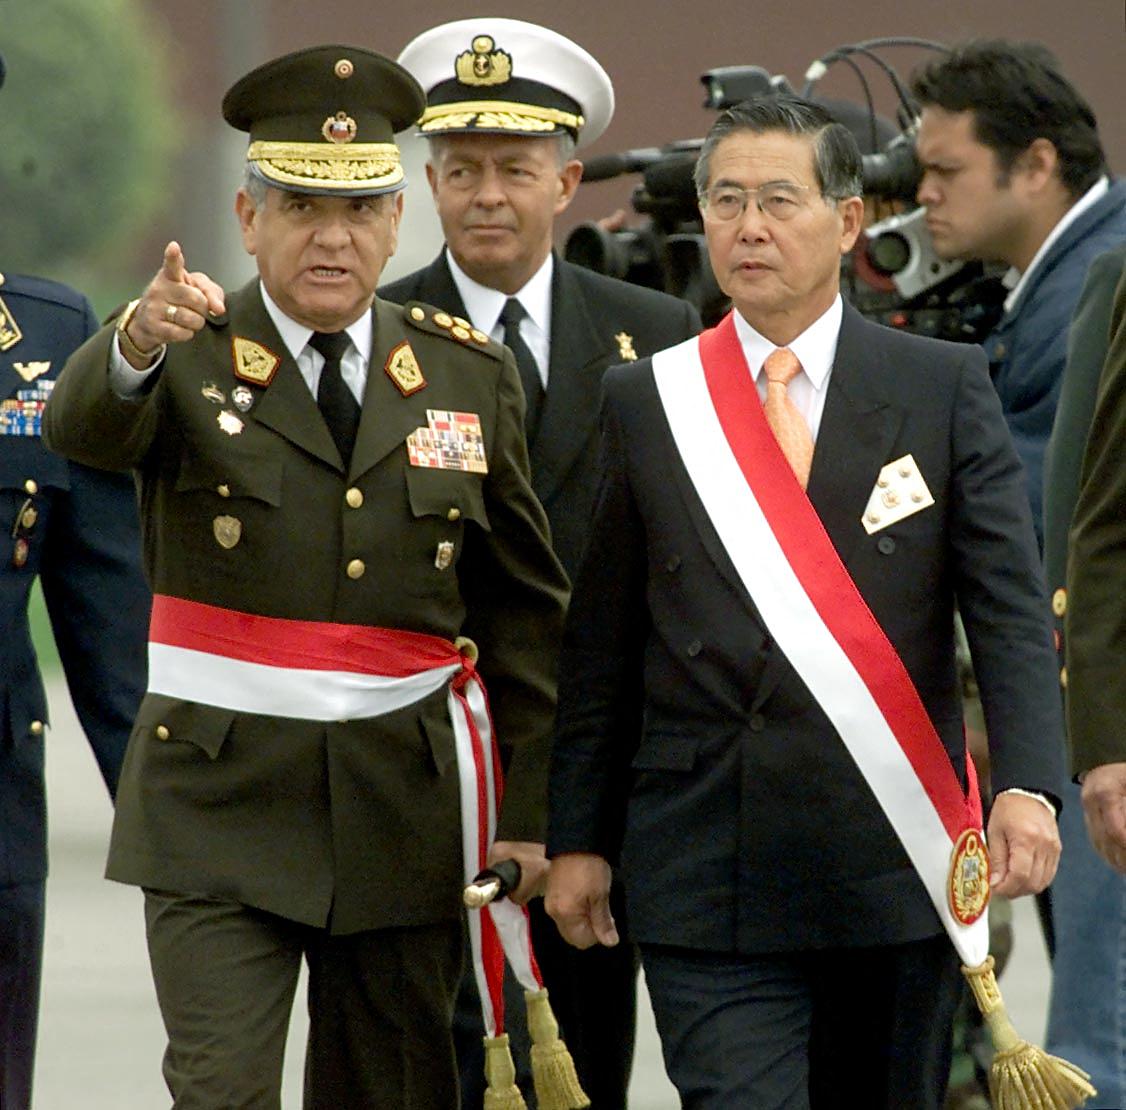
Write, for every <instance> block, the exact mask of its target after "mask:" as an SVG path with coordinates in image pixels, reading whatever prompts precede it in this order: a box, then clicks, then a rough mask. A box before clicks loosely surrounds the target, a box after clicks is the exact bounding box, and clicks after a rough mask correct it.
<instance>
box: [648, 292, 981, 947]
mask: <svg viewBox="0 0 1126 1110" xmlns="http://www.w3.org/2000/svg"><path fill="white" fill-rule="evenodd" d="M653 374H654V377H655V379H656V384H657V390H658V393H659V395H660V398H661V403H662V406H663V407H664V411H665V416H666V418H667V419H668V423H669V427H670V429H671V431H672V436H673V439H674V441H675V443H676V446H677V449H678V451H679V453H680V456H681V458H682V460H683V461H684V465H685V468H686V469H687V471H688V475H689V477H690V479H691V481H692V484H693V486H694V487H695V490H696V493H697V494H698V495H699V497H700V500H701V501H702V502H703V504H704V508H705V509H706V511H707V513H708V516H709V518H710V519H711V522H712V524H713V525H714V526H715V529H716V531H717V533H718V534H719V538H720V540H721V542H722V543H723V546H724V547H725V549H726V551H727V554H728V555H729V557H730V558H731V561H732V562H733V563H734V565H735V568H736V570H737V571H738V574H739V577H740V579H741V581H742V583H743V585H744V587H745V588H746V590H747V592H748V593H749V594H750V595H751V598H752V599H753V600H754V603H755V606H756V607H757V608H758V611H759V613H760V614H761V615H762V618H763V620H764V621H765V623H766V625H767V627H768V628H769V630H770V634H771V636H772V637H773V638H774V640H775V641H776V643H777V644H778V646H779V647H780V648H781V650H782V651H783V652H785V654H786V657H787V658H788V659H789V661H790V663H791V664H792V665H793V667H794V669H795V670H796V671H797V673H798V675H799V676H800V677H801V679H802V681H803V682H804V683H805V684H806V686H807V687H808V689H809V691H810V693H811V694H812V695H813V697H814V698H815V699H816V701H817V703H818V704H819V705H820V706H821V708H822V710H823V711H824V712H825V714H826V716H827V717H828V718H829V720H830V721H831V722H832V724H833V726H834V728H835V729H836V731H837V733H838V734H839V736H840V738H841V740H842V741H843V742H844V744H845V747H846V748H847V749H848V751H849V754H850V755H851V756H852V758H853V759H854V760H855V762H856V764H857V766H858V767H859V768H860V771H861V773H862V774H863V775H864V778H865V779H866V780H867V782H868V785H869V786H870V787H871V789H872V791H873V793H874V794H875V796H876V799H877V800H878V801H879V804H880V806H881V808H882V809H883V811H884V813H885V814H886V816H887V818H888V820H889V821H890V822H891V825H892V827H893V828H894V829H895V831H896V833H897V835H898V836H899V839H900V841H901V842H902V843H903V846H904V848H905V849H906V851H907V855H908V857H909V858H910V860H911V862H912V864H913V865H914V867H915V870H916V871H917V872H918V874H919V876H920V878H921V879H922V881H923V884H924V885H925V887H926V889H927V893H928V894H929V895H930V898H931V901H932V902H933V903H934V907H935V910H936V911H937V912H938V916H939V917H940V918H941V920H942V923H943V925H944V926H945V928H946V931H947V933H948V934H949V935H950V938H951V940H952V941H953V942H954V945H955V947H956V948H957V949H958V951H959V953H960V954H961V956H962V959H963V961H964V962H965V963H966V964H968V965H969V966H971V967H976V966H977V965H978V964H980V963H981V962H982V961H983V960H984V959H985V958H986V956H987V955H988V952H989V930H988V923H987V919H986V914H985V907H984V902H985V900H986V899H987V896H988V870H987V860H985V858H984V857H985V853H984V836H983V834H982V829H981V803H980V798H979V796H978V791H977V784H976V781H975V779H974V771H973V762H972V760H970V759H969V756H968V755H967V758H966V764H967V777H968V779H969V789H968V791H967V792H965V793H963V791H962V788H961V785H960V784H959V782H958V777H957V775H956V774H955V773H954V768H953V766H952V764H951V762H950V758H949V756H948V755H947V753H946V750H945V748H944V747H943V745H942V741H941V740H940V739H939V737H938V734H937V733H936V731H935V728H934V725H933V724H932V722H931V720H930V717H929V716H928V714H927V711H926V709H925V707H924V706H923V703H922V700H921V699H920V697H919V694H918V692H917V691H916V689H915V686H914V684H913V682H912V681H911V678H910V676H909V675H908V673H907V670H906V668H905V667H904V665H903V661H902V660H901V659H900V658H899V655H898V653H897V652H896V650H895V648H894V647H893V646H892V644H891V642H890V641H889V640H888V638H887V636H886V635H885V634H884V631H883V629H882V628H881V627H880V626H879V623H878V622H877V621H876V618H875V617H874V616H873V614H872V612H871V610H870V609H869V608H868V606H867V604H866V603H865V601H864V599H863V598H862V597H861V596H860V592H859V591H858V590H857V588H856V584H855V583H854V582H853V580H852V577H851V576H850V575H849V573H848V571H847V570H846V569H845V566H844V564H843V563H842V562H841V560H840V558H839V556H838V555H837V552H836V550H835V548H834V547H833V544H832V541H831V540H830V539H829V537H828V535H827V533H826V532H825V529H824V527H823V526H822V524H821V520H820V518H819V517H818V516H817V513H816V511H815V510H814V508H813V506H812V505H811V504H810V501H809V499H808V497H806V495H805V493H804V491H803V490H802V489H801V487H800V485H799V484H798V482H797V479H796V478H795V477H794V474H793V471H792V470H791V469H790V465H789V463H788V462H787V461H786V458H785V456H784V455H783V454H782V451H781V448H779V446H778V443H777V441H776V440H775V438H774V435H773V433H772V432H771V431H770V427H769V425H768V424H767V422H766V417H765V416H764V414H763V409H762V401H761V399H760V397H759V394H758V390H757V389H756V387H755V383H754V379H753V376H752V374H751V372H750V370H749V369H748V367H747V362H746V359H745V357H744V355H743V349H742V345H741V343H740V342H739V338H738V335H737V333H736V331H735V324H734V320H733V317H732V316H731V315H730V314H729V315H728V316H727V317H725V318H724V320H723V321H722V322H721V323H720V324H719V326H718V327H716V328H714V329H712V330H710V331H706V332H704V333H703V334H702V335H700V336H698V337H697V338H695V339H691V340H688V341H687V342H685V343H682V344H680V345H679V346H677V347H672V348H670V349H669V350H667V351H662V352H660V353H659V354H657V355H655V356H654V357H653ZM860 526H861V525H860V521H859V519H858V520H857V527H858V528H859V527H860ZM967 851H968V854H967ZM959 853H960V855H959ZM952 856H958V857H959V862H958V863H957V864H956V865H955V866H954V867H953V868H952V863H951V860H952ZM983 869H984V870H983Z"/></svg>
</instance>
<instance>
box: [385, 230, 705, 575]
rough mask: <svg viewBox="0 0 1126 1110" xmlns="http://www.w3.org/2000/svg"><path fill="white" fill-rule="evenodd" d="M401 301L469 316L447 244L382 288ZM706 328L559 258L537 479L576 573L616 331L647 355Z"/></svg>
mask: <svg viewBox="0 0 1126 1110" xmlns="http://www.w3.org/2000/svg"><path fill="white" fill-rule="evenodd" d="M380 296H383V297H386V298H387V299H388V300H391V301H395V302H397V303H400V304H402V303H404V302H406V301H409V300H412V299H413V300H419V301H426V302H427V303H429V304H434V305H438V306H439V307H440V308H444V309H445V310H446V311H447V312H449V313H451V314H453V315H456V316H464V315H465V314H466V312H465V306H464V304H462V300H461V295H460V294H459V293H458V291H457V286H456V285H455V284H454V280H453V277H452V276H451V274H450V268H449V266H448V265H447V264H446V258H445V253H444V252H443V253H442V254H441V255H439V256H438V258H436V259H435V260H434V261H433V262H432V263H431V264H430V265H429V266H427V267H426V268H425V269H422V270H417V271H416V272H415V273H413V274H409V275H408V276H407V277H405V278H402V279H400V280H399V281H396V282H394V283H392V284H391V285H388V286H387V287H386V288H384V289H381V290H380ZM699 330H700V317H699V315H698V314H697V312H696V310H695V309H694V308H693V307H692V306H691V305H690V304H688V303H687V302H686V301H681V300H678V299H677V298H675V297H670V296H668V295H667V294H665V293H658V292H655V291H654V290H652V289H643V288H641V287H639V286H636V285H630V284H629V283H628V282H624V281H618V280H616V279H615V278H609V277H604V276H603V275H601V274H596V273H594V271H592V270H586V269H584V268H583V267H581V266H575V265H574V264H572V263H570V262H564V261H563V260H562V259H560V258H558V257H557V258H556V259H555V270H554V276H553V279H552V288H551V356H550V362H549V366H548V375H547V393H546V395H545V397H544V405H543V411H542V413H541V416H540V423H539V427H538V429H537V431H536V435H535V438H534V439H533V440H532V442H531V443H530V444H529V448H528V449H529V453H530V455H531V466H532V488H533V489H534V490H535V492H536V496H537V497H538V498H539V499H540V501H541V502H542V503H543V507H544V509H545V510H546V511H547V518H548V520H549V522H550V523H551V538H552V545H553V546H554V548H555V553H556V554H557V555H558V556H559V560H560V562H562V564H563V566H564V568H565V569H566V571H567V573H568V574H569V575H571V576H572V577H573V576H574V574H575V572H576V571H577V570H578V566H579V560H580V558H581V556H582V551H583V548H584V547H585V545H586V538H587V533H588V532H589V530H590V511H591V508H592V507H593V505H594V494H595V489H596V485H597V479H598V469H597V460H598V407H599V397H600V393H601V391H600V385H601V382H602V375H603V374H604V373H605V372H606V368H607V367H608V366H611V365H612V364H614V363H616V362H623V361H625V359H626V356H625V355H623V353H622V346H621V345H620V344H619V342H618V341H617V339H616V336H617V335H619V334H620V333H622V332H624V333H625V334H626V335H627V337H628V338H629V339H631V340H632V347H633V351H634V352H635V355H636V356H638V357H644V356H646V355H650V354H653V353H654V352H655V351H659V350H662V349H663V348H665V347H671V346H672V345H673V344H674V343H679V342H680V341H681V340H682V339H687V338H689V337H690V336H693V335H695V334H696V333H697V332H698V331H699Z"/></svg>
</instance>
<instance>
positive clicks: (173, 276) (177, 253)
mask: <svg viewBox="0 0 1126 1110" xmlns="http://www.w3.org/2000/svg"><path fill="white" fill-rule="evenodd" d="M161 269H162V270H163V271H164V275H165V277H167V278H168V279H169V280H171V281H176V282H180V281H183V280H184V278H185V277H186V275H187V267H186V266H185V265H184V252H183V250H182V249H181V247H180V244H179V243H177V242H176V241H175V240H173V241H172V242H171V243H169V244H168V246H166V247H165V248H164V262H163V264H162V266H161Z"/></svg>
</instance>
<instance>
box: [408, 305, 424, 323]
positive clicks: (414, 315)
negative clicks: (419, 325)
mask: <svg viewBox="0 0 1126 1110" xmlns="http://www.w3.org/2000/svg"><path fill="white" fill-rule="evenodd" d="M411 319H412V320H425V319H426V313H425V312H423V311H422V309H421V308H419V307H418V305H415V306H414V308H412V309H411Z"/></svg>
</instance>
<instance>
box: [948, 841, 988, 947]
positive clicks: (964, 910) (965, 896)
mask: <svg viewBox="0 0 1126 1110" xmlns="http://www.w3.org/2000/svg"><path fill="white" fill-rule="evenodd" d="M947 895H948V897H949V899H950V909H951V912H952V913H953V914H954V918H955V920H957V921H960V922H961V923H962V924H963V925H972V924H973V923H974V922H975V921H976V920H977V919H978V918H979V917H981V915H982V914H983V913H985V907H986V906H987V905H988V904H989V856H988V854H987V853H986V850H985V842H984V840H983V838H982V835H981V833H980V832H978V830H977V829H966V830H965V831H964V832H963V833H962V835H961V836H960V837H958V842H957V843H956V844H955V845H954V850H953V852H952V853H951V859H950V878H949V882H948V884H947Z"/></svg>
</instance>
